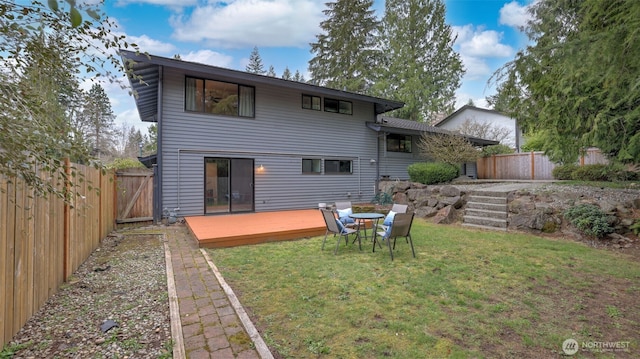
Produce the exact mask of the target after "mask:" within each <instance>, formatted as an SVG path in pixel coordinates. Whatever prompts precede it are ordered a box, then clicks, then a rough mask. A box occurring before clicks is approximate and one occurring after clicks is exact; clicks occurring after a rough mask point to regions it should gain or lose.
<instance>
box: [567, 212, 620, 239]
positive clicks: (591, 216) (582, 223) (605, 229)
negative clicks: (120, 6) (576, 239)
mask: <svg viewBox="0 0 640 359" xmlns="http://www.w3.org/2000/svg"><path fill="white" fill-rule="evenodd" d="M564 217H565V218H566V219H567V220H569V222H571V224H573V225H574V226H575V227H576V228H577V229H578V230H579V231H580V232H582V233H584V234H586V235H588V236H593V237H598V238H602V237H604V236H605V235H607V234H608V233H612V232H613V227H611V225H610V224H609V216H608V215H607V214H606V213H604V212H602V210H601V209H600V208H599V207H598V206H595V205H593V204H579V205H577V206H573V207H571V208H568V209H567V210H565V211H564Z"/></svg>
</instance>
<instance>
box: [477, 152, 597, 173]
mask: <svg viewBox="0 0 640 359" xmlns="http://www.w3.org/2000/svg"><path fill="white" fill-rule="evenodd" d="M596 163H607V159H606V157H604V156H603V155H602V153H601V152H600V150H598V149H589V150H587V152H586V153H585V154H584V156H581V157H580V165H585V164H596ZM476 165H477V170H478V178H479V179H517V180H550V179H553V175H552V174H551V172H552V171H553V168H554V167H555V166H556V164H555V163H553V162H551V161H550V160H549V158H548V157H547V156H545V155H544V153H543V152H530V153H513V154H508V155H494V156H491V157H482V158H479V159H478V160H477V161H476Z"/></svg>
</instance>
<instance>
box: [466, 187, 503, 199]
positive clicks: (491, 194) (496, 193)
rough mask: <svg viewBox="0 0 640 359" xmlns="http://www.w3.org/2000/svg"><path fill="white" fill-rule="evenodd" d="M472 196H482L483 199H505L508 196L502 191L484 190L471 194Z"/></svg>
mask: <svg viewBox="0 0 640 359" xmlns="http://www.w3.org/2000/svg"><path fill="white" fill-rule="evenodd" d="M471 195H472V196H484V197H503V198H507V197H508V196H509V192H502V191H488V190H487V191H485V190H481V189H480V190H476V191H473V192H471Z"/></svg>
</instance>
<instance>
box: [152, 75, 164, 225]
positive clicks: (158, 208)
mask: <svg viewBox="0 0 640 359" xmlns="http://www.w3.org/2000/svg"><path fill="white" fill-rule="evenodd" d="M163 73H164V67H163V66H159V67H158V111H157V112H158V113H157V116H158V117H157V118H156V123H157V124H158V125H157V126H158V138H157V141H158V143H157V146H156V157H157V160H156V165H157V173H158V174H157V178H156V181H157V184H158V189H157V191H156V193H154V195H157V196H154V202H156V205H155V206H154V207H155V208H154V209H155V211H154V213H153V220H154V222H155V223H156V224H157V223H159V222H160V221H162V195H163V193H164V191H163V188H162V175H163V173H164V163H163V159H162V157H163V156H162V122H163V121H162V88H163Z"/></svg>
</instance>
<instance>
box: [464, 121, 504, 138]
mask: <svg viewBox="0 0 640 359" xmlns="http://www.w3.org/2000/svg"><path fill="white" fill-rule="evenodd" d="M458 131H459V132H460V133H462V134H463V135H467V136H471V137H477V138H484V139H486V140H494V141H498V142H501V143H502V141H504V140H505V139H507V138H508V137H509V136H510V135H511V130H510V129H509V128H507V127H502V126H494V125H492V124H491V123H489V122H478V121H473V120H471V119H467V120H466V121H464V123H463V124H462V125H460V127H458Z"/></svg>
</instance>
